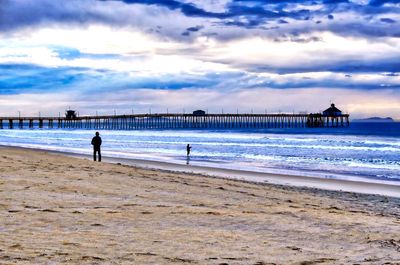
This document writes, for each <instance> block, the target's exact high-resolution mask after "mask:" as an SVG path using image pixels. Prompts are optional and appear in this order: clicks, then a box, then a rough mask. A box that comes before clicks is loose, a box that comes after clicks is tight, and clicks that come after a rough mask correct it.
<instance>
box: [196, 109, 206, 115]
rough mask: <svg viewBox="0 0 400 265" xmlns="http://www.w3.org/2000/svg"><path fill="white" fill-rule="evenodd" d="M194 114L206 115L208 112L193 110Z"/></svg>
mask: <svg viewBox="0 0 400 265" xmlns="http://www.w3.org/2000/svg"><path fill="white" fill-rule="evenodd" d="M193 115H194V116H205V115H206V112H205V111H204V110H200V109H199V110H195V111H193Z"/></svg>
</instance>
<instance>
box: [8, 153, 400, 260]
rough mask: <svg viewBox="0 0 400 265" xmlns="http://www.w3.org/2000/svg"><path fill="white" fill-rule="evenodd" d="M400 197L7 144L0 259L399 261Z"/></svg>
mask: <svg viewBox="0 0 400 265" xmlns="http://www.w3.org/2000/svg"><path fill="white" fill-rule="evenodd" d="M399 231H400V199H398V198H394V197H385V196H379V195H367V194H360V193H351V192H339V191H329V190H321V189H316V188H304V187H291V186H285V185H277V184H255V183H247V182H242V181H238V180H227V179H219V178H212V177H206V176H202V175H198V174H189V173H177V172H169V171H166V170H151V169H143V168H137V167H133V166H129V165H118V164H112V163H96V162H93V161H90V160H88V159H82V158H75V157H70V156H65V155H61V154H54V153H49V152H44V151H33V150H24V149H16V148H5V147H0V235H1V236H0V264H384V263H385V264H400V232H399Z"/></svg>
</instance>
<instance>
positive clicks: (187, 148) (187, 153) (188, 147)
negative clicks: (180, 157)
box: [186, 144, 192, 156]
mask: <svg viewBox="0 0 400 265" xmlns="http://www.w3.org/2000/svg"><path fill="white" fill-rule="evenodd" d="M190 149H192V147H191V146H190V145H189V144H188V145H187V146H186V156H189V155H190Z"/></svg>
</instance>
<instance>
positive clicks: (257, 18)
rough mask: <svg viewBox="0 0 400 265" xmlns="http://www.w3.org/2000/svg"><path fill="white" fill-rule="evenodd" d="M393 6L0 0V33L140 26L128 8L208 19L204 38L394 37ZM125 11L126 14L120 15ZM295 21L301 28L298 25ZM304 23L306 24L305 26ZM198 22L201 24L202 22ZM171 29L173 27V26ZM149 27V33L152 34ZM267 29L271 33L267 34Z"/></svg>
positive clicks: (327, 1) (238, 0)
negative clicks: (220, 6)
mask: <svg viewBox="0 0 400 265" xmlns="http://www.w3.org/2000/svg"><path fill="white" fill-rule="evenodd" d="M396 3H399V1H394V0H392V1H389V0H386V1H378V0H372V1H370V2H369V3H367V4H364V5H361V4H357V3H354V2H350V1H345V0H314V1H308V0H305V1H300V0H299V1H296V0H286V1H278V0H273V1H264V0H255V1H254V0H252V1H245V0H233V1H231V2H228V3H227V4H226V6H225V9H224V10H223V11H219V12H217V11H208V10H206V9H204V8H201V7H200V6H198V5H196V4H195V3H191V2H187V1H185V2H183V1H178V0H69V1H54V0H1V4H0V31H1V32H3V33H4V32H8V31H15V30H17V29H21V28H32V27H39V26H54V25H58V24H61V25H67V26H68V25H80V26H82V25H90V24H93V23H94V24H105V25H110V26H116V27H125V26H126V27H143V25H142V24H141V23H142V22H141V21H142V20H141V19H140V16H143V17H146V16H149V14H147V13H140V12H144V11H137V12H136V13H132V10H131V9H129V8H136V7H137V6H142V7H148V8H153V7H154V8H165V9H166V10H172V11H178V12H181V13H182V14H183V15H185V16H186V17H190V18H198V19H199V20H201V19H206V20H207V19H211V20H212V23H209V24H207V25H206V24H204V29H203V30H202V33H203V34H207V33H208V32H209V31H212V32H215V31H214V28H213V26H217V28H221V27H236V28H243V29H260V30H264V34H265V35H266V36H269V35H271V34H272V35H274V36H272V37H276V36H277V35H279V34H281V33H282V34H285V33H286V34H287V33H294V32H299V33H301V32H305V33H309V32H310V31H315V30H327V31H331V32H334V33H336V34H339V35H352V34H355V35H361V36H372V37H386V36H392V37H398V36H400V29H397V28H396V27H392V26H391V25H390V24H393V23H396V18H392V17H390V16H388V17H386V16H385V14H389V13H392V14H393V13H400V8H399V7H398V6H393V4H396ZM387 4H391V5H390V6H388V5H387ZM124 6H125V7H126V9H125V11H124V12H123V10H124ZM110 10H115V12H110ZM138 12H139V13H138ZM346 12H349V13H353V14H356V15H357V14H358V18H357V19H354V18H352V19H348V20H343V19H342V20H340V21H337V20H336V19H334V18H335V17H337V16H339V15H341V16H342V17H343V16H345V15H346ZM130 14H131V15H130ZM133 14H134V15H133ZM157 14H160V15H161V11H160V10H158V11H156V12H154V13H152V15H155V19H156V16H157ZM137 16H139V17H137ZM374 18H376V19H377V20H379V21H380V22H382V23H381V24H382V25H380V26H377V25H376V21H374ZM296 21H298V22H303V23H301V24H299V25H298V26H297V24H296ZM308 21H309V24H304V22H308ZM199 22H200V23H201V21H199ZM286 22H288V23H286ZM154 23H155V22H154ZM177 23H178V22H177ZM172 24H174V23H173V22H172ZM385 24H386V25H385ZM276 25H280V27H279V28H277V27H276ZM355 25H357V27H360V28H359V30H358V32H357V30H356V29H354V28H353V27H354V26H355ZM185 26H186V28H187V27H189V25H180V26H179V27H180V28H182V30H183V31H181V32H183V34H182V35H184V36H188V35H190V33H191V32H192V31H190V30H184V29H185ZM148 27H149V28H146V29H144V30H147V31H149V30H153V31H154V32H157V33H158V34H161V35H162V34H165V35H167V37H172V38H179V36H180V34H179V33H178V34H177V33H176V31H174V30H173V29H171V30H168V26H166V28H165V29H163V31H161V30H159V29H157V30H156V29H155V25H148ZM152 27H153V29H151V28H152ZM271 28H272V29H274V31H270V30H269V29H271ZM221 31H222V29H221ZM178 32H179V31H178ZM227 34H228V33H227ZM227 34H222V32H218V36H219V38H221V39H224V38H225V39H229V38H230V37H229V34H228V35H227ZM242 34H245V33H242Z"/></svg>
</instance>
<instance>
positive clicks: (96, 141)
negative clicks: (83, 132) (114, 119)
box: [92, 132, 101, 162]
mask: <svg viewBox="0 0 400 265" xmlns="http://www.w3.org/2000/svg"><path fill="white" fill-rule="evenodd" d="M92 145H93V160H94V161H96V153H98V154H99V162H101V151H100V146H101V137H100V133H99V132H96V136H95V137H93V139H92Z"/></svg>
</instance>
